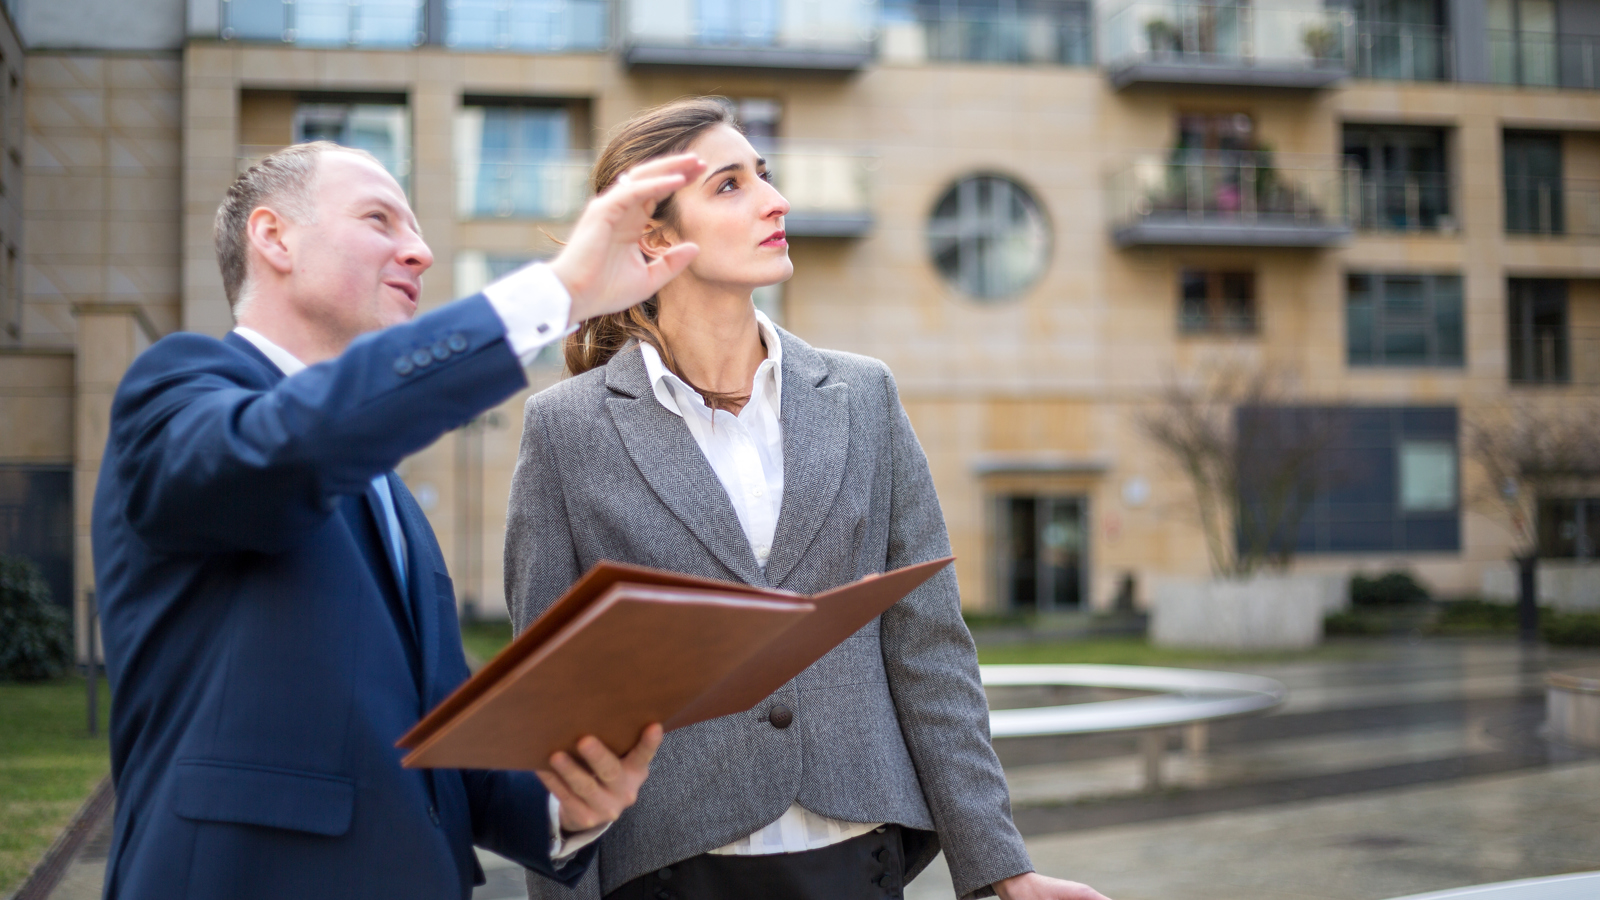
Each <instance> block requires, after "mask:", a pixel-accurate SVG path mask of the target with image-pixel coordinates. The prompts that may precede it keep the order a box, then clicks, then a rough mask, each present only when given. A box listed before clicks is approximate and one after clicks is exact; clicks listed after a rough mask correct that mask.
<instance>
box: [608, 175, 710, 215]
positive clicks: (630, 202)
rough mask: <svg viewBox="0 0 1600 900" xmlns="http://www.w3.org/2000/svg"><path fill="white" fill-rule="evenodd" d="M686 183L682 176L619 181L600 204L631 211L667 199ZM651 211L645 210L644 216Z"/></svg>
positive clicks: (686, 180)
mask: <svg viewBox="0 0 1600 900" xmlns="http://www.w3.org/2000/svg"><path fill="white" fill-rule="evenodd" d="M687 183H688V179H686V178H684V177H683V176H682V175H662V176H659V177H656V178H635V179H633V180H631V181H619V182H617V185H616V186H615V187H613V188H612V189H611V190H609V191H607V192H606V194H605V196H604V197H602V198H600V199H601V200H602V202H606V203H610V204H611V205H612V206H613V207H614V208H616V209H620V210H624V211H631V210H633V209H634V208H636V207H643V206H650V205H652V204H655V203H657V202H659V201H661V200H665V199H666V198H667V197H670V196H672V192H673V191H676V190H677V189H678V188H681V187H683V186H684V185H685V184H687ZM651 211H652V210H650V209H647V210H645V212H646V214H648V213H650V212H651Z"/></svg>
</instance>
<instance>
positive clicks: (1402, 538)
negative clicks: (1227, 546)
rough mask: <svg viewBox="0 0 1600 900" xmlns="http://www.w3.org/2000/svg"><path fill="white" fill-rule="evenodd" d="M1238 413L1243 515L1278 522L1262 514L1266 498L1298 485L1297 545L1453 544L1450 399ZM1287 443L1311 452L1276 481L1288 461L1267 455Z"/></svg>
mask: <svg viewBox="0 0 1600 900" xmlns="http://www.w3.org/2000/svg"><path fill="white" fill-rule="evenodd" d="M1236 421H1237V427H1238V429H1239V435H1240V441H1239V443H1240V448H1241V449H1240V459H1239V478H1240V490H1241V500H1242V501H1243V503H1244V505H1245V509H1244V510H1243V511H1242V515H1243V516H1252V515H1253V516H1255V517H1256V519H1257V520H1262V521H1279V522H1281V521H1283V519H1282V518H1281V517H1278V518H1269V517H1270V515H1271V513H1270V511H1269V510H1267V509H1266V507H1267V506H1269V505H1271V504H1272V503H1273V502H1274V501H1275V499H1281V497H1282V496H1283V495H1284V494H1285V492H1286V491H1288V492H1289V493H1294V492H1295V491H1299V492H1300V494H1299V500H1298V508H1300V509H1301V510H1303V514H1302V515H1301V516H1300V518H1299V522H1298V524H1297V526H1296V527H1295V529H1294V538H1293V545H1294V547H1295V549H1296V550H1297V551H1298V552H1300V553H1408V552H1454V551H1457V550H1459V549H1460V546H1461V522H1460V519H1461V496H1460V473H1459V457H1460V453H1459V449H1458V441H1457V434H1456V431H1457V415H1456V410H1455V409H1454V408H1453V407H1297V408H1283V407H1251V408H1245V409H1241V410H1239V412H1238V414H1237V417H1236ZM1308 427H1309V428H1312V429H1314V431H1315V439H1314V441H1312V442H1311V443H1312V444H1314V446H1312V445H1311V444H1308V442H1307V437H1306V432H1307V428H1308ZM1247 436H1248V438H1247ZM1286 442H1287V443H1286ZM1288 451H1293V452H1296V453H1300V454H1302V455H1303V456H1304V458H1306V459H1307V460H1309V462H1308V463H1307V464H1306V465H1305V466H1304V468H1303V471H1302V472H1301V473H1300V479H1299V480H1300V484H1299V485H1289V486H1286V485H1282V484H1278V483H1276V480H1277V479H1279V478H1281V477H1282V476H1283V473H1284V472H1285V471H1286V469H1285V467H1284V466H1283V465H1278V464H1274V463H1273V462H1272V461H1269V460H1273V461H1275V460H1277V459H1279V458H1281V457H1282V456H1283V455H1284V454H1285V453H1286V452H1288ZM1258 460H1259V462H1257V461H1258ZM1280 505H1281V503H1280ZM1284 534H1285V538H1286V537H1287V533H1286V532H1285V533H1284ZM1240 538H1241V543H1242V542H1243V540H1244V535H1243V533H1242V532H1241V535H1240ZM1280 540H1281V539H1280Z"/></svg>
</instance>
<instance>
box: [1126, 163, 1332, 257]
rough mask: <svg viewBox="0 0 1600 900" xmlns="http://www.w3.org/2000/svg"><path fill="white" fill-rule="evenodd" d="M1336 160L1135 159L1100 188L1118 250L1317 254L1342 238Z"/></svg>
mask: <svg viewBox="0 0 1600 900" xmlns="http://www.w3.org/2000/svg"><path fill="white" fill-rule="evenodd" d="M1347 178H1348V175H1347V173H1346V171H1345V170H1344V169H1343V168H1342V164H1341V162H1340V160H1339V159H1338V158H1336V157H1316V156H1295V155H1287V154H1284V155H1279V154H1273V153H1265V152H1228V153H1207V152H1203V151H1183V150H1176V151H1168V152H1165V153H1143V154H1138V155H1136V157H1135V158H1134V159H1133V160H1132V161H1131V162H1129V163H1127V164H1125V165H1124V166H1123V167H1121V168H1120V169H1118V170H1117V171H1115V172H1114V173H1113V174H1112V176H1111V178H1110V182H1109V186H1108V201H1109V207H1110V210H1111V225H1112V228H1113V230H1114V235H1115V237H1116V240H1117V241H1118V243H1119V244H1122V245H1124V246H1126V245H1130V244H1202V245H1214V246H1227V245H1233V246H1324V245H1327V244H1330V243H1336V242H1338V241H1341V240H1343V239H1344V238H1346V237H1347V236H1348V235H1349V231H1350V219H1349V212H1348V200H1349V198H1348V196H1347V194H1348V191H1347V190H1346V181H1347Z"/></svg>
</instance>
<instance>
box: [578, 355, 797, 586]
mask: <svg viewBox="0 0 1600 900" xmlns="http://www.w3.org/2000/svg"><path fill="white" fill-rule="evenodd" d="M606 386H607V387H608V388H610V389H611V390H612V391H614V392H615V393H617V394H619V395H620V396H614V397H608V398H606V408H607V409H609V410H610V411H611V420H612V421H613V422H614V423H616V426H617V433H618V434H620V435H621V436H622V444H623V446H624V447H626V448H627V449H628V456H629V457H630V458H632V460H633V464H634V465H635V466H637V467H638V469H639V473H640V474H641V475H643V476H644V480H645V482H646V483H647V484H649V485H650V489H651V490H652V491H654V492H655V495H656V497H658V498H659V499H660V500H661V503H662V504H663V505H664V506H666V507H667V509H668V510H669V511H670V512H671V513H672V514H673V515H674V516H676V517H677V519H678V521H680V522H682V523H683V524H684V526H685V527H687V528H688V529H689V531H690V532H691V533H693V534H694V536H695V537H696V538H697V539H699V541H700V543H702V544H704V545H705V546H706V549H708V550H710V551H711V553H712V555H714V556H715V557H716V558H717V560H718V561H719V562H721V563H722V564H723V565H724V566H727V567H728V569H729V570H730V571H732V572H733V573H734V574H735V575H736V576H738V577H739V579H740V580H742V581H744V582H745V583H746V584H752V585H756V586H759V587H765V586H766V585H767V579H766V577H764V576H763V575H762V574H761V566H760V565H759V564H758V563H757V562H756V558H755V555H754V554H752V553H751V552H750V541H749V540H748V539H746V538H745V536H744V530H743V529H741V528H740V527H739V517H738V515H737V514H736V513H735V512H734V511H733V504H732V502H730V501H729V500H728V493H727V491H726V490H725V489H724V488H723V487H722V482H721V481H718V480H717V473H716V472H713V471H712V469H711V464H710V463H709V462H706V457H705V454H704V453H701V452H700V445H698V444H696V443H695V442H694V436H693V435H691V434H690V433H689V428H688V426H686V425H685V424H684V422H683V420H682V419H680V418H678V416H676V415H674V414H673V413H672V412H670V411H668V410H667V409H666V408H665V407H663V406H662V405H661V401H659V400H657V399H656V395H655V392H654V391H653V390H652V389H651V387H650V383H649V376H648V375H646V374H645V368H644V360H643V359H642V358H641V357H640V356H639V353H638V351H637V350H635V349H633V348H627V349H624V350H623V351H622V352H620V353H618V354H617V355H616V356H615V357H612V359H611V362H609V363H607V364H606Z"/></svg>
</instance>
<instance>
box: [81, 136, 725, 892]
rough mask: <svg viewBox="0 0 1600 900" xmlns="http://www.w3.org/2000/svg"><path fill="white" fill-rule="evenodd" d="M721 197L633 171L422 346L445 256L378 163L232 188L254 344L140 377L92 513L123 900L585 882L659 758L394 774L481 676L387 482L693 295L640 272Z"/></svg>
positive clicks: (273, 168)
mask: <svg viewBox="0 0 1600 900" xmlns="http://www.w3.org/2000/svg"><path fill="white" fill-rule="evenodd" d="M703 168H704V166H703V164H702V163H701V162H700V161H699V160H697V159H694V158H693V157H689V156H681V157H675V158H672V159H667V160H661V161H658V162H655V163H651V164H648V165H645V166H641V167H640V168H639V170H638V171H636V172H634V173H631V177H630V178H628V179H627V180H625V181H624V182H623V183H621V184H619V185H618V187H617V188H616V189H614V190H612V191H610V192H608V193H607V194H605V195H602V196H601V197H599V198H597V199H596V200H595V201H593V202H592V203H591V204H590V206H589V207H588V209H586V210H585V212H584V214H583V216H582V218H581V219H580V220H579V222H578V224H577V227H576V228H575V230H574V233H573V236H572V239H571V242H570V243H569V244H568V245H567V246H566V247H565V248H564V249H563V251H562V253H561V255H560V256H559V257H558V258H557V259H556V260H555V261H553V262H552V263H551V264H549V265H536V266H531V267H528V268H525V269H523V270H520V271H519V272H516V273H514V274H512V275H511V276H509V277H507V278H506V279H504V280H502V281H500V282H497V283H496V284H494V285H491V286H490V287H489V288H486V289H485V290H484V292H483V293H482V294H480V295H478V296H475V297H472V298H469V299H467V300H462V301H459V302H456V303H452V304H449V305H447V306H444V307H442V308H440V309H438V310H436V311H433V312H430V313H428V314H427V315H423V316H419V317H416V318H415V320H414V321H413V316H414V315H415V314H416V304H417V298H418V295H419V293H420V289H421V279H422V273H423V271H424V270H426V269H427V268H428V267H429V266H430V265H431V264H432V262H433V256H432V253H431V252H430V251H429V249H428V246H427V244H426V243H424V242H423V240H422V236H421V234H420V233H419V229H418V226H417V222H416V218H415V217H414V216H413V214H412V212H411V209H410V207H409V205H408V204H407V202H406V197H405V193H404V192H403V191H402V190H401V188H400V186H399V184H398V183H396V182H395V180H394V179H393V178H392V177H390V176H389V174H388V173H387V172H385V171H384V170H383V168H382V167H381V166H380V165H379V164H378V163H377V161H376V160H375V159H373V158H372V157H370V156H368V155H366V154H363V153H360V152H356V151H349V150H345V149H342V148H338V147H336V146H334V145H331V144H310V145H300V146H297V147H292V148H289V149H287V150H284V151H280V152H279V153H277V154H274V155H273V156H272V157H269V158H268V159H266V160H264V161H263V162H262V163H260V164H258V165H257V166H254V167H252V168H251V170H250V171H249V172H247V173H246V174H244V175H242V176H240V178H239V180H238V181H236V182H235V183H234V185H233V187H232V188H231V189H230V190H229V193H228V197H227V199H226V200H225V201H224V202H223V204H222V207H221V208H220V209H219V210H218V214H217V249H218V257H219V261H220V263H221V266H222V270H223V281H224V285H225V287H226V289H227V295H228V301H229V303H230V305H231V306H232V307H233V310H234V316H235V320H236V322H237V323H238V326H239V327H238V328H237V329H236V330H235V331H233V332H232V333H230V334H229V335H228V336H227V337H226V338H224V339H223V340H220V341H219V340H216V339H213V338H210V337H205V336H201V335H197V334H175V335H171V336H169V337H167V338H164V339H163V340H161V341H159V342H157V343H156V344H155V345H153V346H152V347H151V348H150V349H149V350H147V351H145V353H143V354H142V355H141V356H140V357H139V358H138V359H137V360H135V361H134V364H133V365H132V367H130V369H129V370H128V373H127V375H126V376H125V377H124V378H123V381H122V384H121V386H120V387H119V388H118V390H117V394H116V398H115V400H114V402H113V405H112V409H111V429H110V435H109V437H108V439H107V441H106V452H105V458H104V462H103V463H102V467H101V470H100V481H99V485H98V487H97V489H96V491H95V499H94V557H95V575H96V582H97V588H98V591H99V600H100V615H101V618H102V620H103V622H104V631H103V634H104V638H105V650H106V663H107V669H108V671H109V674H110V678H111V687H112V694H113V697H114V703H113V706H112V723H111V730H112V743H111V751H112V777H113V779H114V780H115V784H116V789H117V814H116V829H115V838H114V840H113V844H112V848H111V854H110V859H109V861H108V864H107V869H106V896H107V897H120V898H146V897H152V898H153V897H159V898H180V897H191V898H218V900H246V898H257V897H259V898H295V900H302V898H321V897H327V898H362V897H371V898H384V900H394V898H412V897H415V898H429V900H435V898H451V897H459V898H467V897H469V896H470V895H471V892H472V886H473V884H474V883H481V882H482V871H481V870H480V869H479V868H478V865H477V861H476V857H475V855H474V853H473V850H472V846H473V844H474V843H476V844H477V845H479V846H482V847H486V848H488V849H491V850H494V851H496V852H498V853H500V854H502V855H505V856H507V857H509V858H511V859H513V860H515V861H517V862H519V863H521V864H523V865H525V866H527V867H529V868H531V869H534V870H536V871H539V872H542V873H544V874H546V875H548V876H550V877H552V878H554V879H556V880H558V881H562V882H566V883H571V882H573V881H575V880H576V879H577V878H578V877H579V876H581V875H582V873H583V871H584V869H585V867H586V866H587V865H588V862H589V860H590V858H591V856H592V854H593V847H592V844H591V842H592V841H593V839H594V838H595V837H596V836H597V835H598V833H599V831H601V830H603V829H604V827H605V826H606V825H607V824H608V823H609V822H611V821H613V820H615V819H616V817H617V816H618V815H619V814H620V813H621V811H622V810H623V809H624V808H626V807H627V806H628V805H629V804H631V803H632V802H633V799H634V797H635V796H636V792H637V790H638V787H639V785H640V784H641V783H642V781H643V780H644V778H645V776H646V774H647V771H648V768H649V762H650V758H651V756H652V754H653V753H654V752H655V748H656V746H657V745H658V744H659V742H660V729H659V727H658V726H651V728H650V729H647V731H646V733H645V735H644V736H643V737H642V738H641V740H640V742H639V744H638V746H636V747H635V748H633V750H631V751H629V752H628V753H627V754H626V755H625V756H623V757H621V758H618V757H617V756H615V755H613V754H612V753H611V752H610V751H609V750H607V749H606V748H605V747H604V745H602V744H601V743H600V742H599V741H597V740H595V739H594V738H592V737H590V738H585V739H584V740H583V741H581V742H580V743H579V747H578V749H579V754H580V755H581V756H582V757H583V758H582V759H581V760H579V759H573V758H571V757H569V756H567V755H566V754H556V756H555V757H553V758H552V759H551V760H550V768H549V770H547V771H540V772H538V773H526V772H483V771H458V770H413V769H405V768H402V767H401V765H400V757H401V751H399V750H397V749H396V748H395V746H394V744H395V741H396V739H398V738H399V737H400V735H402V734H403V733H405V732H406V730H408V729H409V728H410V727H411V726H412V725H413V724H415V723H416V722H417V721H418V719H419V718H420V717H421V716H422V715H423V713H425V712H426V711H427V710H428V709H430V708H431V707H432V706H433V705H434V704H436V703H438V702H439V701H440V700H441V699H443V698H444V697H445V696H446V695H447V694H448V693H449V692H450V691H451V690H453V689H454V688H455V687H456V686H457V685H458V684H460V683H461V681H463V680H464V679H465V678H466V677H467V674H468V673H467V666H466V662H465V659H464V657H463V654H462V650H461V640H460V634H459V631H458V628H457V624H456V618H455V598H454V594H453V591H452V588H451V583H450V579H449V577H448V575H447V574H446V571H445V564H444V559H443V556H442V554H441V553H440V550H439V546H438V544H437V542H436V541H435V540H434V536H433V533H432V531H431V530H430V529H429V527H428V523H427V521H426V519H425V518H424V517H423V514H422V511H421V509H420V508H419V507H418V506H417V504H416V502H415V501H414V500H413V499H412V498H411V495H410V494H409V493H408V492H407V491H406V488H405V486H404V485H403V484H402V483H401V482H400V480H399V479H398V478H396V477H395V476H394V474H393V473H392V472H391V471H390V470H391V469H392V468H393V467H394V466H395V465H396V464H397V463H398V462H399V461H400V460H401V458H403V457H404V456H406V455H407V454H410V453H414V452H416V451H418V450H420V449H422V448H423V447H425V446H427V445H428V444H429V443H431V442H432V441H434V440H435V439H436V438H438V437H439V436H440V435H441V434H443V433H444V432H446V431H448V430H449V429H452V428H455V427H458V426H460V425H462V424H464V423H465V422H467V421H469V420H470V419H472V418H473V417H474V416H476V415H478V414H479V413H481V412H482V411H484V410H485V409H488V408H489V407H492V406H494V405H496V404H498V403H500V402H501V401H503V400H504V399H505V398H507V397H508V396H510V395H511V394H513V393H514V392H516V391H517V390H519V389H521V388H522V387H524V386H525V385H526V380H525V377H524V374H523V365H524V364H526V363H528V362H530V361H531V360H532V358H533V357H534V356H535V355H536V354H537V353H538V351H539V349H540V348H541V347H542V346H544V345H545V344H548V343H549V342H551V341H553V340H556V339H558V338H560V337H561V336H562V335H563V334H565V333H567V332H568V331H569V330H570V328H571V326H572V325H573V324H574V323H576V322H578V321H580V320H582V319H584V318H588V317H590V316H594V315H598V314H601V313H606V312H612V311H615V310H620V309H624V308H626V307H628V306H630V305H632V304H634V303H636V302H637V301H639V300H641V299H643V298H644V297H647V296H649V295H651V294H652V293H654V292H655V290H656V289H657V288H658V287H660V285H662V284H664V283H665V282H666V281H668V280H669V279H670V278H671V277H672V276H673V275H675V274H676V273H677V272H678V271H680V270H681V269H682V268H683V266H684V265H686V264H687V263H688V261H689V260H690V259H691V258H693V255H694V252H695V251H694V249H693V248H690V249H689V251H688V252H685V253H683V254H681V255H679V256H677V257H675V258H672V259H669V260H664V261H660V262H656V263H650V264H647V263H646V261H645V260H644V259H643V258H642V257H641V256H640V255H639V253H638V251H637V241H638V238H639V237H640V235H642V234H643V231H644V227H645V224H646V222H647V221H648V216H649V213H650V212H651V211H652V210H653V208H654V203H655V201H656V200H658V199H660V198H662V197H665V196H667V195H668V194H670V193H671V192H672V191H673V190H675V189H676V188H678V187H680V186H682V185H683V184H685V183H686V181H687V179H688V178H690V177H693V176H695V175H697V174H698V173H699V172H700V171H701V170H702V169H703ZM529 714H530V715H537V714H538V711H537V710H530V711H529Z"/></svg>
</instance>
